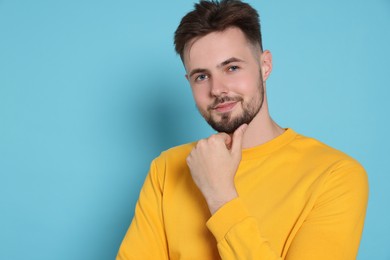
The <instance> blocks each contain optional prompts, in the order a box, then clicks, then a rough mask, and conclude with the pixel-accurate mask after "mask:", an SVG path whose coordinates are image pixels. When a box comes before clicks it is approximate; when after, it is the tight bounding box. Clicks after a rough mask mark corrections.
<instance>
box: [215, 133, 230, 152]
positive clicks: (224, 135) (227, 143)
mask: <svg viewBox="0 0 390 260" xmlns="http://www.w3.org/2000/svg"><path fill="white" fill-rule="evenodd" d="M217 135H218V136H220V137H221V138H223V141H224V143H225V146H226V148H227V149H230V147H231V146H232V137H231V136H230V135H228V134H227V133H218V134H217Z"/></svg>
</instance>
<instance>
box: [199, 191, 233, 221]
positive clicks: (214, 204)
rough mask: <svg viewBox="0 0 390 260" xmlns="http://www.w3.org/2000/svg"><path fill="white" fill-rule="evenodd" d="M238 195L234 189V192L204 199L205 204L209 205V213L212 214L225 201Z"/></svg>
mask: <svg viewBox="0 0 390 260" xmlns="http://www.w3.org/2000/svg"><path fill="white" fill-rule="evenodd" d="M237 197H238V194H237V192H236V191H235V190H234V192H231V193H228V194H224V195H223V196H221V197H219V198H217V197H216V196H213V197H210V198H208V199H206V202H207V205H208V207H209V210H210V213H211V215H214V213H215V212H217V211H218V209H220V208H221V207H223V206H224V205H225V204H226V203H228V202H229V201H231V200H233V199H235V198H237Z"/></svg>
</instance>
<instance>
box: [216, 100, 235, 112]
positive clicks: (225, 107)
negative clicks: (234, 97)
mask: <svg viewBox="0 0 390 260" xmlns="http://www.w3.org/2000/svg"><path fill="white" fill-rule="evenodd" d="M237 102H238V101H228V102H223V103H220V104H218V105H216V106H215V107H213V110H214V111H216V112H218V113H226V112H230V111H232V110H233V108H234V107H235V106H236V104H237Z"/></svg>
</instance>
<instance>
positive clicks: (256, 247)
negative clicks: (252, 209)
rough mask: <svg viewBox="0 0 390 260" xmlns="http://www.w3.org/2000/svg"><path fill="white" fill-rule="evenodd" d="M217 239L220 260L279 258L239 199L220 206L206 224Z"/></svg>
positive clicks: (272, 259)
mask: <svg viewBox="0 0 390 260" xmlns="http://www.w3.org/2000/svg"><path fill="white" fill-rule="evenodd" d="M207 227H208V228H209V230H210V231H211V233H213V235H214V237H215V239H216V240H217V247H218V251H219V255H220V256H221V258H222V259H223V260H233V259H264V260H274V259H281V258H280V257H278V256H277V255H276V253H275V252H274V251H273V250H272V248H271V245H270V244H269V242H268V241H267V239H266V238H263V237H262V236H261V234H260V230H259V227H258V224H257V220H256V218H254V217H253V216H251V215H250V214H249V212H248V210H247V209H246V208H245V206H244V205H243V203H242V201H241V199H240V198H236V199H234V200H232V201H230V202H228V203H226V204H225V205H224V206H223V207H221V208H220V209H219V210H218V211H217V212H216V213H215V214H214V215H213V216H212V217H211V218H210V219H209V221H208V222H207Z"/></svg>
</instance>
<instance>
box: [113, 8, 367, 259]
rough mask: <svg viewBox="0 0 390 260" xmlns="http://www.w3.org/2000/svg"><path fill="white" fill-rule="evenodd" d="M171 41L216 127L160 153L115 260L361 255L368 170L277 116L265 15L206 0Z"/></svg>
mask: <svg viewBox="0 0 390 260" xmlns="http://www.w3.org/2000/svg"><path fill="white" fill-rule="evenodd" d="M175 47H176V51H177V52H178V54H180V57H181V59H182V61H183V63H184V66H185V70H186V78H187V79H188V81H189V83H190V85H191V89H192V93H193V96H194V100H195V103H196V106H197V108H198V109H199V112H200V113H201V114H202V116H203V117H204V118H205V120H206V121H207V122H208V123H209V124H210V125H211V126H212V127H213V128H214V129H215V130H216V131H217V132H218V133H216V134H214V135H212V136H210V137H208V138H206V139H203V140H200V141H198V142H196V143H190V144H185V145H182V146H178V147H174V148H172V149H169V150H167V151H165V152H163V153H162V154H161V155H160V156H159V157H158V158H156V159H155V160H154V161H153V162H152V164H151V168H150V172H149V174H148V176H147V178H146V180H145V183H144V186H143V188H142V190H141V193H140V197H139V201H138V203H137V206H136V209H135V216H134V219H133V221H132V223H131V226H130V228H129V230H128V232H127V234H126V236H125V238H124V240H123V242H122V245H121V247H120V250H119V252H118V256H117V259H202V260H203V259H297V260H302V259H316V260H318V259H327V260H329V259H333V260H334V259H343V260H345V259H354V258H356V254H357V250H358V247H359V241H360V237H361V233H362V229H363V222H364V217H365V210H366V204H367V194H368V186H367V178H366V174H365V171H364V169H363V168H362V167H361V166H360V164H359V163H357V162H356V161H355V160H353V159H352V158H350V157H348V156H347V155H345V154H343V153H341V152H340V151H337V150H335V149H333V148H330V147H328V146H326V145H324V144H322V143H320V142H319V141H317V140H314V139H312V138H307V137H304V136H302V135H299V134H297V133H296V132H294V131H293V130H292V129H283V128H281V127H280V126H278V125H277V124H276V123H275V122H274V121H273V120H272V119H271V117H270V115H269V112H268V104H267V97H266V80H267V78H268V77H269V75H270V73H271V71H272V55H271V53H270V52H269V51H267V50H263V48H262V42H261V33H260V25H259V20H258V14H257V12H256V11H255V10H254V9H253V8H252V7H251V6H249V5H248V4H246V3H243V2H240V1H234V0H223V1H221V2H216V1H201V2H199V4H196V5H195V9H194V10H193V11H192V12H190V13H188V14H187V15H186V16H185V17H184V18H183V19H182V21H181V23H180V25H179V27H178V28H177V30H176V33H175Z"/></svg>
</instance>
